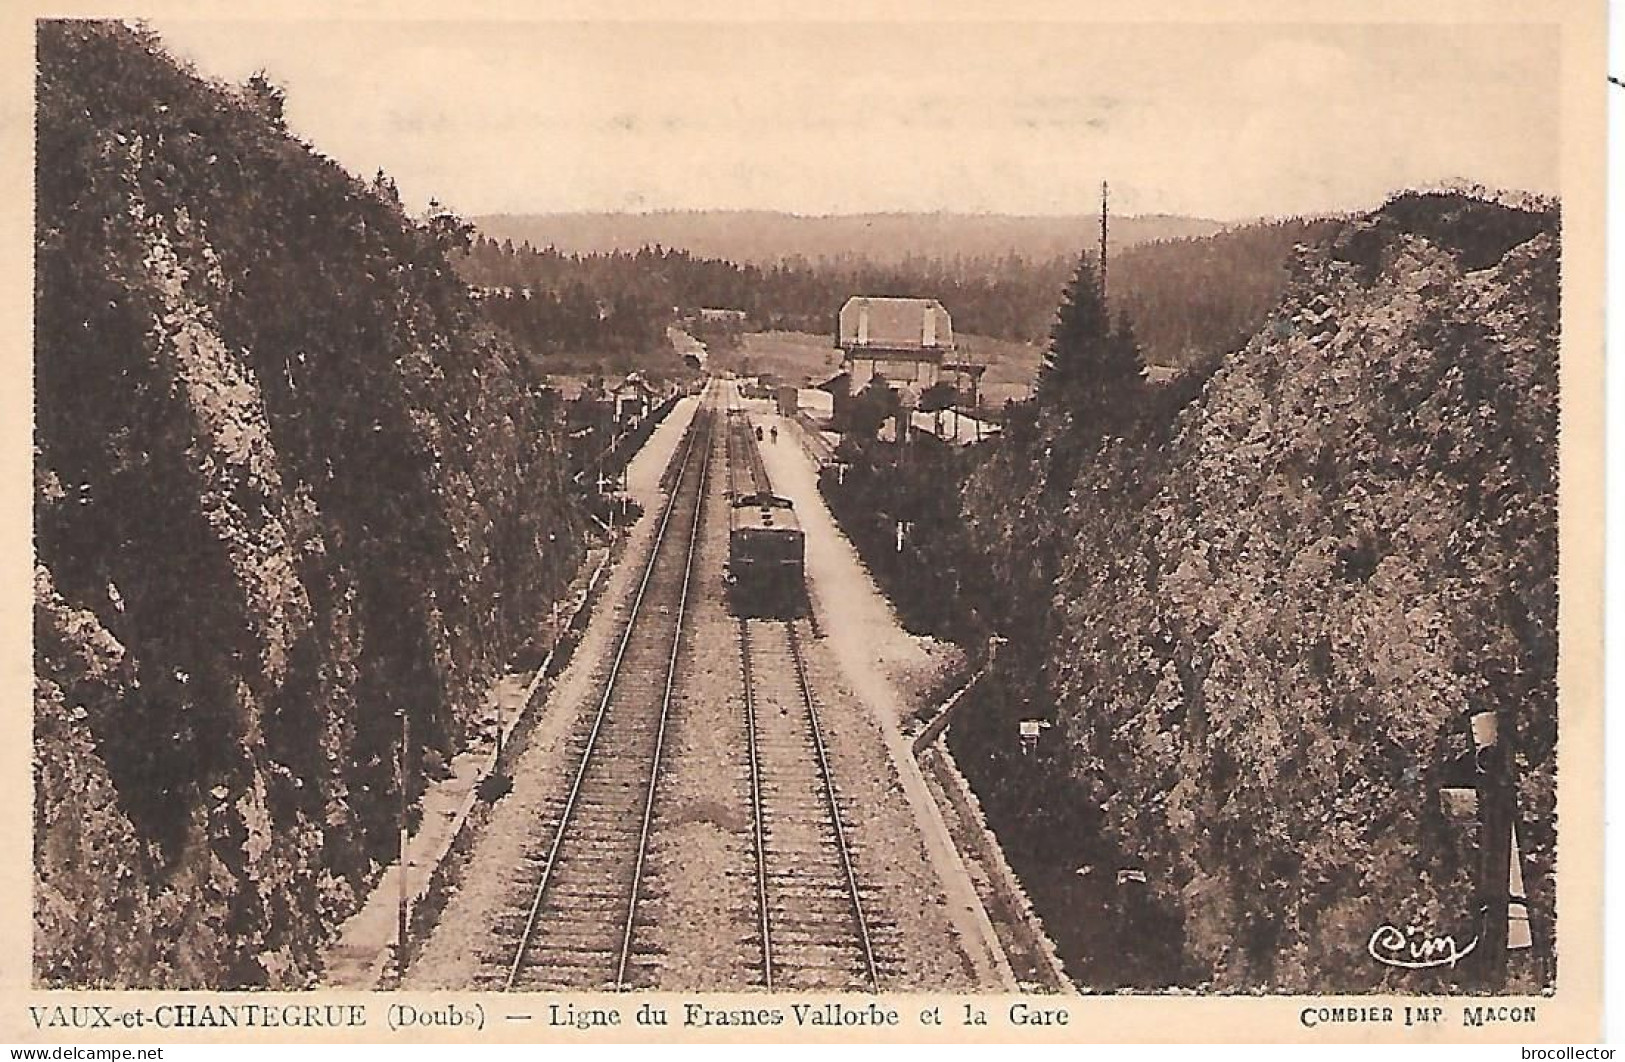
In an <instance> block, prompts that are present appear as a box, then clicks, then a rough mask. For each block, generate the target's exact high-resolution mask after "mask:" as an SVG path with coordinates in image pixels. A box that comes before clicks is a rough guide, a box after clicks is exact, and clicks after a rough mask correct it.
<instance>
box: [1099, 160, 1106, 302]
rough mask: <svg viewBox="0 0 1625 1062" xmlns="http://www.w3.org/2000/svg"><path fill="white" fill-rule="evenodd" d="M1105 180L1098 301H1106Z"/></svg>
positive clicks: (1101, 209)
mask: <svg viewBox="0 0 1625 1062" xmlns="http://www.w3.org/2000/svg"><path fill="white" fill-rule="evenodd" d="M1106 193H1107V189H1106V182H1105V181H1101V182H1100V302H1101V305H1105V303H1106Z"/></svg>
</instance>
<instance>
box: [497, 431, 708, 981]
mask: <svg viewBox="0 0 1625 1062" xmlns="http://www.w3.org/2000/svg"><path fill="white" fill-rule="evenodd" d="M711 425H712V417H711V413H710V410H709V409H708V408H707V407H705V406H703V405H702V406H701V408H700V409H699V410H697V411H696V412H695V420H694V422H693V424H692V425H691V426H690V428H689V431H688V434H687V435H686V436H685V438H684V441H683V448H682V451H681V454H680V455H679V458H678V474H677V477H676V483H675V485H674V487H673V489H672V492H671V495H670V497H669V498H668V499H667V501H666V505H665V508H664V510H663V512H662V514H661V518H660V523H659V525H658V526H657V527H656V530H655V534H654V540H653V542H652V543H651V545H650V548H649V559H648V561H647V562H646V564H645V566H644V570H643V576H642V578H641V580H640V582H639V584H638V589H637V592H636V594H635V596H634V597H633V600H632V604H631V607H630V609H629V612H628V616H627V619H626V621H625V627H624V629H623V630H622V633H621V638H620V642H619V644H618V646H617V648H616V652H615V657H614V661H613V663H612V664H611V666H610V672H609V676H608V678H607V679H606V681H605V684H604V693H603V696H602V698H601V699H600V700H599V702H598V710H597V713H596V715H595V716H594V719H593V723H592V727H591V729H590V730H589V731H588V733H587V737H586V742H585V747H584V748H583V750H582V752H581V756H580V761H579V765H578V766H577V768H576V773H575V776H574V779H573V781H572V782H571V786H570V790H569V794H568V796H567V797H566V798H565V802H564V806H563V809H562V811H561V812H560V814H559V820H558V826H557V827H556V828H555V830H554V834H553V840H552V843H551V845H550V847H549V849H548V852H547V856H546V858H545V861H544V863H543V867H542V873H541V878H540V879H539V881H538V882H537V884H536V888H535V892H534V894H533V897H532V899H531V902H530V907H529V910H528V911H527V913H526V917H525V924H524V929H523V931H522V932H521V934H520V937H519V940H518V941H517V943H516V944H515V947H514V953H513V959H512V962H511V963H510V964H509V966H508V970H507V976H506V978H505V980H504V983H503V987H504V989H507V990H512V989H513V988H514V987H515V986H516V985H518V984H519V983H520V981H521V978H522V977H523V976H525V975H527V974H530V975H536V974H551V975H553V976H552V977H548V978H545V980H546V982H547V983H557V984H559V985H560V986H561V987H589V988H614V989H619V988H621V987H622V986H623V985H624V984H625V982H626V974H627V964H628V960H629V957H630V955H631V950H632V933H633V927H634V922H635V918H636V914H637V904H638V891H639V888H640V886H641V882H642V875H643V864H644V857H645V853H646V850H647V847H648V838H649V826H650V821H651V818H652V811H653V806H654V793H655V787H656V784H657V782H658V780H659V775H660V757H661V754H662V752H663V749H664V742H665V731H666V720H667V716H668V709H669V707H670V704H671V695H672V686H673V681H674V676H675V670H676V663H677V653H678V648H679V645H680V642H681V639H682V624H683V616H684V612H685V610H686V607H687V602H688V589H689V582H690V576H691V574H692V571H693V563H694V548H695V544H696V542H697V540H698V537H699V526H700V516H701V513H702V512H703V502H704V497H705V489H706V488H705V484H706V480H707V478H708V476H709V471H710V455H711V444H710V439H711V434H710V433H711ZM696 447H698V449H699V451H700V453H699V455H698V467H697V468H695V467H694V464H695V456H696V455H695V449H696ZM690 504H692V506H693V513H692V516H691V517H690V519H689V521H688V527H687V531H686V534H687V539H686V541H684V542H679V543H672V542H671V541H670V540H669V539H668V535H667V532H668V529H669V527H670V525H671V524H672V522H673V519H674V516H675V515H676V514H677V513H678V511H679V510H680V509H686V507H687V506H688V505H690ZM673 599H675V600H673ZM649 604H652V605H653V606H654V607H653V608H646V607H645V606H646V605H649ZM657 663H658V664H660V665H661V671H662V672H663V678H662V679H661V680H660V681H659V683H658V684H655V683H651V682H650V681H649V679H650V678H651V677H652V676H651V675H650V674H649V673H648V672H649V670H650V669H651V665H654V664H657ZM605 747H607V748H608V750H609V753H608V755H607V756H596V757H595V753H597V752H598V751H599V750H600V749H601V748H605ZM639 753H641V754H639ZM640 768H641V769H640ZM639 791H641V792H642V793H643V800H642V802H641V803H642V806H641V809H640V808H639V807H638V806H637V804H636V803H635V802H634V803H633V804H631V805H630V806H629V805H628V803H627V801H628V798H630V797H632V796H633V795H635V794H636V793H638V792H639ZM567 837H569V838H570V840H571V842H572V843H570V844H566V838H567ZM617 877H619V878H621V879H622V880H623V881H625V884H624V886H623V887H622V888H621V889H620V890H619V893H618V894H617V893H615V892H606V891H605V890H606V887H610V881H611V880H613V879H615V878H617ZM549 901H552V904H551V908H552V909H551V910H548V907H549ZM544 916H545V917H544ZM544 930H545V932H544ZM600 969H601V970H603V973H602V975H601V980H600V981H599V982H598V983H591V981H590V978H591V977H592V975H593V972H594V971H595V970H600ZM560 975H562V976H560ZM583 978H587V979H589V983H588V984H586V985H582V984H580V983H579V982H580V981H581V980H582V979H583ZM529 979H531V980H541V979H542V978H538V977H535V976H532V977H530V978H529Z"/></svg>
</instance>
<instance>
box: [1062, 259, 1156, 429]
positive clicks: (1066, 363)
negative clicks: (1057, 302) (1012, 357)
mask: <svg viewBox="0 0 1625 1062" xmlns="http://www.w3.org/2000/svg"><path fill="white" fill-rule="evenodd" d="M1144 382H1145V363H1144V361H1143V360H1142V358H1141V356H1140V350H1139V345H1138V343H1137V342H1136V341H1135V338H1134V332H1133V329H1132V327H1130V325H1129V323H1128V318H1127V317H1126V316H1119V318H1118V321H1117V327H1116V328H1113V327H1112V320H1111V314H1110V312H1109V311H1108V310H1107V307H1106V304H1105V300H1104V299H1102V298H1101V292H1100V278H1099V274H1098V273H1097V272H1096V270H1095V266H1094V264H1093V263H1092V262H1091V261H1090V260H1089V257H1088V256H1087V255H1084V256H1083V257H1081V258H1079V260H1078V269H1077V272H1076V273H1075V274H1073V277H1072V282H1071V283H1070V284H1068V285H1067V287H1066V291H1065V292H1064V293H1063V294H1062V296H1061V306H1060V310H1059V311H1058V312H1057V314H1056V318H1055V325H1054V327H1053V328H1052V329H1051V330H1050V345H1049V351H1048V352H1047V353H1046V354H1045V356H1044V362H1043V365H1042V366H1041V367H1040V368H1039V371H1038V388H1037V398H1038V401H1039V404H1040V405H1041V406H1043V407H1045V408H1047V409H1049V410H1052V411H1055V412H1057V413H1062V414H1070V415H1071V417H1072V419H1073V421H1074V423H1077V422H1079V421H1082V422H1085V423H1090V422H1099V421H1106V422H1109V421H1113V420H1116V419H1117V418H1118V417H1119V416H1120V415H1121V414H1123V413H1124V412H1126V411H1127V410H1129V409H1132V408H1133V403H1134V400H1135V398H1136V397H1137V395H1136V392H1137V391H1138V390H1139V388H1140V386H1141V385H1142V384H1143V383H1144Z"/></svg>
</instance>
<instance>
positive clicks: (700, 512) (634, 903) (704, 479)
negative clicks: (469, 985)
mask: <svg viewBox="0 0 1625 1062" xmlns="http://www.w3.org/2000/svg"><path fill="white" fill-rule="evenodd" d="M703 445H704V446H705V451H704V452H703V453H702V454H701V455H700V486H699V491H700V494H699V499H698V500H697V501H696V502H695V504H694V521H693V523H692V524H690V525H689V532H688V551H687V552H686V553H685V555H684V557H683V590H682V595H681V596H680V597H679V598H678V599H677V616H676V619H675V620H674V621H673V622H674V624H675V632H674V633H673V635H672V639H671V657H670V659H668V660H667V661H666V688H665V690H664V691H663V692H662V693H661V695H660V726H659V729H657V730H656V731H655V750H654V756H653V758H652V759H651V761H650V763H649V792H648V795H647V796H646V797H645V798H644V801H643V827H642V830H641V832H640V833H639V834H638V857H637V863H636V865H634V867H633V869H632V892H631V895H630V896H629V897H628V900H627V907H626V931H625V933H623V934H622V936H621V958H620V963H619V965H618V966H617V968H616V970H615V987H616V988H618V989H619V988H623V987H625V985H626V964H627V961H628V960H629V959H630V958H631V954H632V929H633V925H634V923H635V922H636V921H637V915H638V892H639V890H640V888H641V887H642V884H643V863H644V859H645V857H646V856H647V854H648V850H649V826H650V824H651V823H652V822H653V821H654V808H655V789H656V787H657V786H658V784H659V781H660V757H661V753H662V750H664V748H665V745H666V723H667V721H668V720H669V719H670V718H671V695H672V690H673V688H674V687H675V685H676V682H677V655H678V652H679V651H680V650H681V649H682V645H683V616H684V615H685V614H686V612H687V610H688V590H689V587H690V586H691V585H693V575H694V553H695V546H696V545H697V544H698V543H699V541H700V520H701V518H702V517H703V516H704V515H705V491H706V487H707V486H708V485H709V482H710V474H711V451H712V450H713V449H714V448H715V446H716V436H715V428H714V424H713V423H712V422H710V421H707V423H706V432H705V442H704V443H703ZM673 496H675V492H673Z"/></svg>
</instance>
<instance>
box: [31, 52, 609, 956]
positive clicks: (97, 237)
mask: <svg viewBox="0 0 1625 1062" xmlns="http://www.w3.org/2000/svg"><path fill="white" fill-rule="evenodd" d="M37 99H38V112H37V130H38V132H37V137H38V139H37V166H38V181H37V188H38V209H37V215H36V255H37V259H36V262H37V265H36V291H35V318H36V340H35V344H36V345H35V365H36V370H35V371H36V402H37V405H36V433H35V447H36V461H35V483H36V507H35V529H36V539H37V550H38V553H37V561H38V569H37V584H36V632H35V633H36V641H35V646H36V677H37V685H36V700H35V721H36V735H37V741H36V746H35V771H36V775H35V780H36V787H35V794H36V800H35V809H34V810H35V843H36V861H35V870H36V888H35V901H36V917H37V921H36V933H35V937H34V946H35V955H36V961H37V969H38V976H39V978H40V980H41V981H42V982H43V983H47V984H58V983H77V984H91V983H94V984H108V985H148V986H181V985H199V986H201V985H209V986H214V987H222V986H231V985H253V984H271V985H277V986H298V985H301V984H304V983H305V981H306V979H307V978H309V977H310V976H311V975H312V973H313V972H314V964H315V962H316V957H317V953H318V948H319V946H320V944H321V942H322V938H323V936H324V934H325V933H327V932H329V931H330V930H331V929H332V928H333V927H334V926H335V925H336V923H337V920H338V919H339V918H340V917H341V916H342V915H344V914H345V913H347V912H348V910H350V909H351V908H352V907H353V906H354V904H355V898H356V894H357V890H358V888H360V887H361V886H362V885H363V884H364V883H365V882H366V881H367V880H368V879H369V878H370V876H371V875H372V874H373V872H374V871H375V870H376V866H377V862H378V861H379V860H381V859H382V858H384V857H386V856H387V855H388V853H389V852H390V850H391V849H392V847H393V845H394V842H395V826H394V818H395V816H394V813H393V808H394V805H395V801H396V799H397V798H396V792H397V790H396V787H395V782H394V778H393V771H394V767H393V762H394V756H395V750H396V747H397V743H398V740H399V738H398V735H399V733H400V729H401V728H400V723H399V721H398V719H397V717H396V714H395V713H396V712H397V711H402V712H405V713H406V714H407V715H408V716H409V717H410V721H411V725H412V732H413V735H414V741H413V749H412V755H411V756H410V757H409V762H412V763H413V764H414V773H415V780H414V789H416V788H419V787H421V784H422V781H423V772H424V771H427V770H433V769H434V765H435V764H436V763H441V762H443V761H444V759H445V757H446V756H447V755H448V754H449V753H450V752H451V751H452V749H453V748H454V747H455V746H456V745H457V744H458V743H459V742H460V741H461V739H462V738H463V737H464V736H465V732H466V731H467V730H468V728H469V726H470V725H471V723H472V720H473V716H474V712H475V709H476V708H477V707H478V701H479V699H480V698H481V697H483V693H484V689H485V686H486V683H487V680H488V679H489V677H490V676H491V674H492V673H493V671H494V670H495V669H497V668H499V667H500V666H501V664H502V663H503V661H504V659H505V657H506V656H507V655H508V654H509V653H510V652H511V651H512V650H513V649H514V648H515V641H516V639H517V638H518V637H520V635H519V633H518V632H522V631H524V630H526V629H527V627H526V624H525V623H523V622H521V620H522V619H528V618H530V617H533V616H534V615H535V614H536V613H537V612H538V611H543V612H545V611H546V609H547V607H548V605H549V603H550V602H551V600H552V599H553V596H554V595H555V594H557V593H559V592H560V590H561V589H562V586H563V583H564V581H565V580H566V579H567V578H568V576H569V573H570V572H571V571H572V570H573V568H574V565H575V561H576V558H577V557H578V555H579V550H580V541H581V535H580V530H579V526H578V524H579V518H578V517H577V515H576V514H575V511H574V507H573V503H572V502H571V501H570V499H569V498H568V497H567V495H566V493H565V490H564V488H563V484H562V482H561V478H560V475H559V468H560V466H561V462H560V459H559V457H558V454H557V445H556V443H555V440H554V431H555V426H554V425H553V423H552V422H551V421H550V420H549V419H548V417H547V416H546V415H545V414H544V412H543V406H542V404H541V403H540V402H539V401H538V397H539V396H538V390H539V387H538V381H537V378H536V377H535V376H534V374H533V373H532V372H531V371H530V369H529V367H528V365H527V363H526V361H525V359H523V358H522V357H520V356H518V355H517V354H516V353H515V352H514V351H513V350H512V349H511V348H509V347H508V346H507V345H505V344H504V343H503V342H501V341H499V340H498V338H497V337H496V336H495V335H494V334H492V333H491V332H490V331H489V330H488V329H486V328H485V327H484V326H482V325H481V324H480V322H479V318H478V315H477V314H476V312H475V310H474V307H473V306H472V304H471V303H470V301H469V298H468V293H467V290H466V286H465V285H464V284H463V283H462V282H461V281H460V279H459V278H458V276H457V274H456V272H455V271H454V269H453V268H452V266H451V264H450V263H449V261H448V254H451V253H455V252H456V251H457V250H458V249H459V243H460V239H461V235H460V228H459V226H458V225H457V223H456V222H455V220H454V219H450V218H448V217H445V216H441V217H433V218H429V219H426V220H424V221H422V222H421V223H420V222H414V221H413V220H412V219H410V218H408V217H407V216H406V215H405V214H404V213H403V211H402V209H401V206H400V204H399V202H398V200H397V199H396V198H395V197H394V195H393V190H392V189H391V188H390V186H389V184H388V182H387V180H382V179H380V180H379V181H376V182H374V183H371V184H367V183H363V182H361V181H358V180H356V179H354V178H352V177H350V176H349V175H348V174H346V173H345V172H344V171H343V170H342V169H340V168H339V167H338V166H337V165H335V164H334V163H332V162H331V161H329V160H326V159H324V158H322V157H321V156H319V155H317V154H315V153H314V152H313V151H312V150H311V149H310V148H309V147H308V146H307V145H305V144H303V143H301V142H299V141H298V140H296V139H295V138H293V137H292V136H290V135H289V134H288V132H287V131H286V129H285V128H284V127H283V125H282V122H281V114H280V95H279V93H278V92H277V91H276V90H275V89H274V87H273V86H271V85H270V83H269V82H267V81H266V80H265V79H263V78H257V79H255V80H254V81H252V82H251V83H250V84H249V85H248V86H246V87H244V88H234V87H231V86H227V85H222V84H218V83H212V82H208V81H205V80H202V79H200V78H198V77H197V76H195V75H194V74H193V73H191V72H190V71H189V70H187V69H185V68H183V67H182V66H180V65H178V64H177V63H175V62H174V61H173V60H172V59H170V58H169V57H168V56H167V55H166V54H164V52H163V50H162V48H161V46H160V44H159V43H158V41H157V40H156V39H155V38H154V37H153V36H152V35H151V34H149V33H147V32H144V31H142V30H140V29H135V28H130V27H126V26H122V25H119V24H117V23H108V22H42V23H41V24H40V27H39V33H38V93H37Z"/></svg>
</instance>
